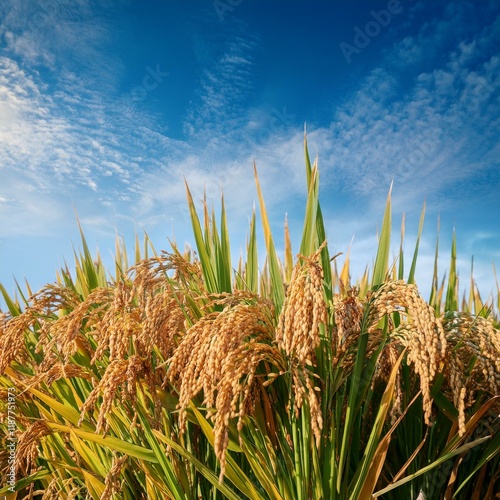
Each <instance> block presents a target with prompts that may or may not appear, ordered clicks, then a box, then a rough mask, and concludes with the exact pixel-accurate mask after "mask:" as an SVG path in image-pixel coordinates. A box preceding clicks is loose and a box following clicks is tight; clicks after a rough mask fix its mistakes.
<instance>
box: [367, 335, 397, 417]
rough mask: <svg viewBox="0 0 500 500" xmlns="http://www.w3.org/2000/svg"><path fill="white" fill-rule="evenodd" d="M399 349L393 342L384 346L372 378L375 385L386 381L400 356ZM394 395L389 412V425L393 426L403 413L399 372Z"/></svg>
mask: <svg viewBox="0 0 500 500" xmlns="http://www.w3.org/2000/svg"><path fill="white" fill-rule="evenodd" d="M400 350H401V349H400V348H399V347H398V345H397V344H396V343H395V342H390V343H388V344H386V345H385V346H384V348H383V349H382V352H381V353H380V356H379V358H378V360H377V368H376V371H375V375H374V378H373V382H374V383H375V382H376V381H378V380H383V381H388V380H389V377H390V375H391V372H392V370H393V368H394V365H395V364H396V362H397V360H398V359H399V356H400V354H401V352H400ZM395 389H396V394H395V397H394V401H393V403H392V405H391V408H390V410H389V412H390V413H389V414H390V417H391V425H393V424H394V423H395V422H396V420H397V419H398V417H399V416H400V415H401V414H402V412H403V406H402V405H403V388H402V386H401V371H398V373H397V374H396V381H395Z"/></svg>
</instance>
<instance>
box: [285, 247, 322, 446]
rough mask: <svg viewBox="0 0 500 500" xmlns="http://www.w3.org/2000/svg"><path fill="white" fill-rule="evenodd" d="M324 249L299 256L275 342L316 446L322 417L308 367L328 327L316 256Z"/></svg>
mask: <svg viewBox="0 0 500 500" xmlns="http://www.w3.org/2000/svg"><path fill="white" fill-rule="evenodd" d="M322 249H323V245H321V246H320V248H319V249H318V250H317V251H316V252H315V253H314V254H312V255H311V256H310V257H304V256H299V259H298V261H297V263H296V264H295V266H294V268H293V271H292V277H291V279H290V284H289V286H288V289H287V294H286V297H285V302H284V304H283V309H282V311H281V313H280V316H279V319H278V326H277V329H276V341H277V344H278V347H279V348H280V349H282V350H283V351H284V352H285V353H286V355H287V358H288V360H289V363H290V365H291V366H290V370H291V373H292V377H293V391H294V394H293V396H294V402H293V403H294V404H293V406H294V409H295V411H296V413H298V411H299V410H300V408H301V407H302V404H303V401H304V399H305V398H306V399H307V401H308V404H309V411H310V414H311V425H312V431H313V434H314V436H315V438H316V443H317V444H319V441H320V439H321V429H322V427H323V417H322V414H321V408H320V402H319V398H318V396H317V392H318V390H317V388H316V387H315V386H314V383H313V380H312V376H311V374H310V373H309V370H308V369H307V366H313V365H315V363H316V353H315V349H316V348H317V347H318V346H319V344H320V325H327V323H328V306H327V304H326V302H325V297H324V290H323V269H322V267H321V265H320V263H319V256H320V253H321V250H322Z"/></svg>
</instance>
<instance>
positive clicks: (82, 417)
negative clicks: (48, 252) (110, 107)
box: [0, 140, 500, 500]
mask: <svg viewBox="0 0 500 500" xmlns="http://www.w3.org/2000/svg"><path fill="white" fill-rule="evenodd" d="M304 152H305V174H306V175H305V177H306V182H307V186H308V197H307V205H306V210H305V218H304V226H303V232H302V238H301V245H300V249H299V252H298V254H297V255H294V254H293V252H292V248H291V244H290V234H289V232H288V228H287V227H285V240H286V245H285V254H284V255H278V254H277V252H276V249H275V244H274V239H273V235H272V233H271V230H270V226H271V225H270V221H269V220H268V215H267V212H266V208H265V203H264V195H263V193H262V189H261V186H260V184H259V179H258V175H257V170H255V181H256V187H257V194H258V198H259V203H260V218H261V224H262V228H263V235H264V244H265V249H266V255H265V259H264V260H263V259H262V258H259V255H258V248H259V243H258V241H257V230H256V227H257V223H258V222H257V217H256V214H255V213H254V214H253V216H252V218H251V222H250V227H249V233H248V242H247V248H246V256H245V257H244V258H241V259H240V261H239V262H237V263H235V264H234V265H233V263H232V262H231V250H230V236H229V234H228V229H227V221H226V211H225V207H224V201H223V200H222V206H221V210H220V219H219V220H218V221H216V218H215V216H214V214H213V212H212V213H210V212H209V210H208V207H207V206H206V203H205V204H204V205H203V206H201V212H198V210H197V207H196V206H195V204H194V201H193V198H192V196H191V193H190V191H189V188H188V187H187V189H186V192H187V203H188V206H189V210H190V214H191V221H192V228H193V238H194V242H195V243H196V252H193V251H189V250H186V251H183V250H180V249H178V248H177V247H176V246H175V245H172V248H171V249H170V250H169V251H168V252H167V251H163V252H160V253H157V252H156V251H155V250H154V248H153V246H152V244H151V242H150V241H149V240H148V238H147V237H145V242H144V247H143V248H141V245H139V243H137V245H136V249H135V252H134V259H133V264H130V263H129V256H128V254H127V249H126V248H125V247H124V246H123V245H122V244H120V243H119V242H117V246H116V252H115V269H113V270H112V272H108V271H106V270H105V269H104V267H103V265H102V263H101V261H100V259H99V257H98V256H93V255H92V254H91V252H90V251H89V249H88V246H87V244H86V242H85V238H84V236H83V232H82V251H81V253H80V254H79V255H78V256H77V258H76V271H75V272H74V273H71V272H70V271H69V269H68V268H64V269H60V270H59V271H58V273H57V279H56V281H55V282H54V283H53V284H48V285H46V286H45V287H44V288H42V289H41V290H40V291H38V292H36V293H34V294H31V292H30V293H29V294H23V292H22V291H21V289H20V290H19V293H18V296H17V297H11V296H9V295H8V294H7V292H6V291H5V289H4V288H3V287H2V288H1V291H2V294H3V296H4V300H5V302H6V304H7V310H5V311H3V312H1V314H0V414H1V424H0V430H1V431H0V439H1V442H2V446H1V448H0V469H1V476H0V477H1V478H2V479H1V483H0V494H2V495H7V498H17V499H23V498H43V499H50V498H56V499H84V498H91V499H141V498H142V499H157V498H158V499H176V500H177V499H223V498H228V499H233V500H237V499H243V498H248V499H257V500H260V499H262V500H263V499H273V500H278V499H283V500H289V499H290V500H308V499H327V500H328V499H332V500H334V499H339V500H340V499H342V500H343V499H349V500H356V499H369V498H381V499H394V500H396V499H401V498H410V499H417V498H418V499H419V500H422V499H427V500H430V499H441V498H446V499H451V498H458V499H468V500H469V499H493V498H500V494H499V492H500V432H499V430H500V419H499V415H500V330H499V324H500V321H499V320H500V318H499V317H498V315H497V314H498V310H499V307H498V306H499V305H500V302H499V301H500V298H499V294H498V293H497V295H496V297H495V298H494V300H495V301H496V302H495V303H493V302H491V301H490V302H483V301H482V299H481V297H480V296H479V294H478V293H477V292H476V291H475V290H472V291H471V293H470V295H469V296H468V297H467V298H463V299H460V297H459V295H458V280H457V276H456V271H455V267H454V262H455V261H456V252H455V248H454V247H453V250H452V255H451V261H450V262H451V263H450V268H449V270H448V273H447V275H448V277H447V280H446V281H445V280H441V279H440V277H439V276H437V270H436V269H437V266H435V270H434V279H433V287H432V291H431V295H430V297H429V299H428V300H425V299H424V298H423V297H422V296H421V294H420V293H419V290H418V288H417V285H416V284H415V282H414V281H415V269H416V266H417V262H418V244H419V241H420V232H421V230H422V224H421V225H420V232H419V234H418V237H417V244H416V247H415V252H414V256H413V259H412V262H411V265H410V267H409V269H410V271H409V273H408V276H406V277H404V275H403V265H402V264H401V262H400V263H395V264H394V263H392V262H391V261H390V255H389V249H390V240H391V199H390V195H389V197H388V199H387V204H386V210H385V214H381V217H382V215H383V223H382V229H381V233H380V237H379V245H378V248H377V249H374V256H375V261H374V262H375V263H374V266H373V269H372V270H371V271H370V272H368V271H367V272H366V273H365V274H364V275H363V276H360V277H359V279H358V280H357V281H352V280H350V278H349V276H350V272H349V259H348V258H347V259H346V260H345V263H344V265H343V267H342V269H338V268H337V263H336V259H335V257H332V256H331V255H330V253H329V250H328V242H327V241H326V239H325V228H324V224H323V217H322V211H321V207H320V203H319V199H318V192H319V172H318V167H317V162H315V163H314V164H311V161H310V158H309V154H308V151H307V142H306V140H305V141H304ZM200 214H201V215H200ZM422 222H423V214H422ZM261 257H262V256H261ZM402 259H403V256H402V253H401V255H400V261H401V260H402ZM263 261H265V264H264V265H263V266H261V267H260V268H259V262H263ZM27 295H31V296H29V297H28V296H27ZM495 311H496V312H495Z"/></svg>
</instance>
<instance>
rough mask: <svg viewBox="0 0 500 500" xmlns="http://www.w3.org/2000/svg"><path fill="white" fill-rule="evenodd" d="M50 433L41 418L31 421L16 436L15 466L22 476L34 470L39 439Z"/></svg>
mask: <svg viewBox="0 0 500 500" xmlns="http://www.w3.org/2000/svg"><path fill="white" fill-rule="evenodd" d="M51 434H52V430H51V429H50V427H49V426H48V425H47V424H46V423H45V421H43V420H36V421H35V422H33V423H31V424H30V425H29V426H28V427H27V428H26V430H25V431H23V432H22V433H21V434H20V436H19V437H18V441H17V445H16V459H15V467H16V470H17V471H18V473H19V474H22V475H23V476H24V477H26V476H28V475H30V474H31V473H33V472H34V471H35V470H36V467H35V464H36V460H37V458H38V451H39V445H40V441H41V440H42V439H43V438H44V437H45V436H49V435H51Z"/></svg>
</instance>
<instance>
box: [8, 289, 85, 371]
mask: <svg viewBox="0 0 500 500" xmlns="http://www.w3.org/2000/svg"><path fill="white" fill-rule="evenodd" d="M79 301H80V299H79V297H78V295H77V294H76V293H75V292H73V291H72V290H71V289H69V288H67V287H64V286H60V285H47V286H45V287H44V288H42V289H41V290H40V291H39V292H38V293H37V294H35V295H34V296H33V297H31V298H30V300H29V304H30V305H29V306H28V307H27V308H26V310H25V311H24V312H23V313H21V314H19V315H17V316H14V317H10V318H8V317H6V316H5V315H4V316H3V321H2V322H0V328H1V330H2V331H1V335H0V374H3V373H5V369H6V368H7V367H8V366H9V365H10V363H11V362H12V361H14V360H16V361H18V362H19V363H21V364H23V363H24V362H26V361H27V360H28V358H29V353H28V351H27V349H26V348H25V335H26V334H27V333H28V332H29V331H32V332H33V331H36V332H37V333H38V334H39V340H38V346H37V352H46V351H47V352H48V351H50V347H52V345H53V344H55V343H56V342H57V341H58V340H60V339H53V340H52V339H51V337H50V334H49V332H50V329H51V325H52V324H53V323H55V322H56V320H57V318H58V317H59V312H60V311H61V310H72V309H74V308H75V307H76V306H77V305H78V303H79ZM49 343H50V347H49Z"/></svg>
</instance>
